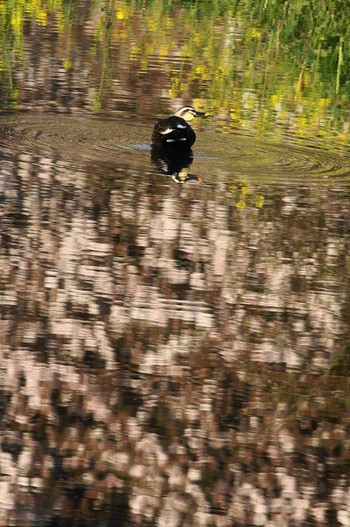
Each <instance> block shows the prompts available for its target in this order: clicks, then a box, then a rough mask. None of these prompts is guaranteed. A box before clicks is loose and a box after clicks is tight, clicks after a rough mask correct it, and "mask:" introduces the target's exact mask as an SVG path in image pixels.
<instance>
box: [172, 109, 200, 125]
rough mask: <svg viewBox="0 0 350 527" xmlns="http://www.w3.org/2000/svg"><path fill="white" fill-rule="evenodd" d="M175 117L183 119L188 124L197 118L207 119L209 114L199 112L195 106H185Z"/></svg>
mask: <svg viewBox="0 0 350 527" xmlns="http://www.w3.org/2000/svg"><path fill="white" fill-rule="evenodd" d="M174 115H176V117H181V118H182V119H185V121H187V122H188V121H192V119H194V118H195V117H207V116H208V115H209V114H208V113H206V112H197V110H195V109H194V108H193V106H183V107H182V108H180V110H178V111H177V112H176V113H174Z"/></svg>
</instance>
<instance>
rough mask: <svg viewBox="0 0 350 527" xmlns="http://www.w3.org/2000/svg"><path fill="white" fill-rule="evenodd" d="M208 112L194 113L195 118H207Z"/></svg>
mask: <svg viewBox="0 0 350 527" xmlns="http://www.w3.org/2000/svg"><path fill="white" fill-rule="evenodd" d="M209 115H210V113H209V112H197V111H196V117H209Z"/></svg>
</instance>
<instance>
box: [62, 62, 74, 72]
mask: <svg viewBox="0 0 350 527" xmlns="http://www.w3.org/2000/svg"><path fill="white" fill-rule="evenodd" d="M72 66H73V64H72V61H71V59H64V61H63V67H64V69H65V70H70V69H71V68H72Z"/></svg>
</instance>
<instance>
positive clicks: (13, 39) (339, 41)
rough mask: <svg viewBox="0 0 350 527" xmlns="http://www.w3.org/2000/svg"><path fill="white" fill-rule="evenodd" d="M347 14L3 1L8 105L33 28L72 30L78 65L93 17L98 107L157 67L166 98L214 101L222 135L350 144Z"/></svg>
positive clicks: (69, 62) (275, 7)
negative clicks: (121, 84)
mask: <svg viewBox="0 0 350 527" xmlns="http://www.w3.org/2000/svg"><path fill="white" fill-rule="evenodd" d="M349 18H350V5H347V4H346V3H344V2H339V1H337V0H331V1H329V2H326V3H325V2H321V1H316V2H311V3H310V2H309V1H308V0H293V1H287V2H281V1H276V0H275V1H273V0H260V1H249V0H246V1H242V2H239V1H235V0H216V1H208V0H198V1H193V2H180V1H173V2H168V1H167V0H153V1H146V0H144V1H138V0H133V1H123V0H105V1H102V0H100V1H97V0H96V1H94V2H91V1H85V2H84V1H82V2H73V3H72V2H71V1H64V0H46V1H45V0H26V1H24V0H6V1H0V22H1V26H2V33H1V34H2V38H1V45H0V70H1V84H2V93H3V96H2V106H3V107H9V106H11V105H15V104H16V102H18V101H19V98H20V95H19V91H20V88H21V82H23V81H20V80H19V79H18V78H16V77H15V76H14V74H13V72H14V70H16V69H19V68H20V67H21V66H22V67H23V66H24V65H25V58H26V51H25V49H26V48H25V46H24V40H25V32H26V25H28V24H29V25H31V27H33V26H38V27H47V30H48V31H52V32H53V33H54V32H58V34H60V35H61V36H62V37H63V40H62V41H63V43H64V44H62V46H63V48H64V49H63V50H61V55H62V56H61V57H60V58H61V60H62V65H63V67H64V68H65V69H66V70H69V69H72V68H74V66H75V61H77V62H78V59H77V58H75V55H74V53H72V50H73V51H76V48H77V47H79V38H78V32H77V27H78V26H79V24H80V25H81V23H82V19H85V20H89V23H90V25H91V26H92V28H93V29H92V30H93V33H94V38H93V39H92V40H91V42H90V43H89V48H88V49H84V53H85V57H84V60H85V61H86V62H87V63H89V64H91V63H92V64H94V63H95V70H98V74H96V75H95V76H93V78H92V80H91V81H90V82H93V84H94V90H92V92H93V93H92V94H91V95H90V96H91V101H90V108H91V109H92V110H95V111H100V110H101V109H102V110H103V109H104V106H105V104H106V101H105V99H106V98H107V96H108V95H109V92H110V90H111V86H112V85H113V82H118V80H119V79H120V77H121V76H123V77H127V76H128V71H131V70H132V72H133V74H134V72H135V70H136V71H137V75H138V76H139V78H140V77H142V75H146V74H147V72H149V71H150V70H151V69H152V68H155V64H156V69H157V71H158V73H159V77H158V78H157V79H156V80H155V81H154V82H157V83H159V90H158V95H159V97H161V98H162V99H163V100H168V102H170V100H171V99H179V100H180V101H181V102H182V101H189V100H191V101H193V102H194V103H195V104H197V105H198V106H200V107H205V108H210V109H211V111H212V112H213V115H215V116H219V118H220V119H218V121H217V126H218V127H219V128H220V129H221V130H222V131H232V130H236V129H240V130H244V131H245V132H246V133H249V134H250V133H251V134H254V135H257V136H266V135H267V134H268V135H269V136H270V137H272V138H273V139H275V140H279V139H281V137H282V136H284V135H285V134H287V135H288V136H292V137H293V138H294V139H295V138H301V140H304V139H305V138H318V139H320V140H323V139H326V140H327V141H328V142H329V141H333V142H334V143H335V142H337V143H348V140H349V110H348V105H349V80H348V79H349V50H348V45H347V43H348V41H349V32H350V30H349V25H348V22H347V21H348V20H349ZM114 89H115V90H117V88H115V87H114ZM154 105H155V107H158V106H156V102H155V101H154Z"/></svg>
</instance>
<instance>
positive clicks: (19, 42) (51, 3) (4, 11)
mask: <svg viewBox="0 0 350 527" xmlns="http://www.w3.org/2000/svg"><path fill="white" fill-rule="evenodd" d="M70 5H71V1H69V2H67V1H65V0H0V28H1V37H0V83H1V87H2V94H3V101H2V103H3V104H5V105H6V104H10V105H11V104H13V103H14V101H15V100H16V97H17V88H16V86H15V83H14V81H13V70H14V68H15V67H19V66H20V64H21V63H22V62H23V59H24V49H23V34H24V26H25V24H26V23H29V22H31V23H35V24H38V25H39V26H42V27H46V26H47V24H48V18H49V15H50V14H52V13H56V15H57V17H58V26H59V27H60V28H61V29H62V30H63V29H66V28H67V23H66V21H67V20H69V19H70V14H71V13H70Z"/></svg>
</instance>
